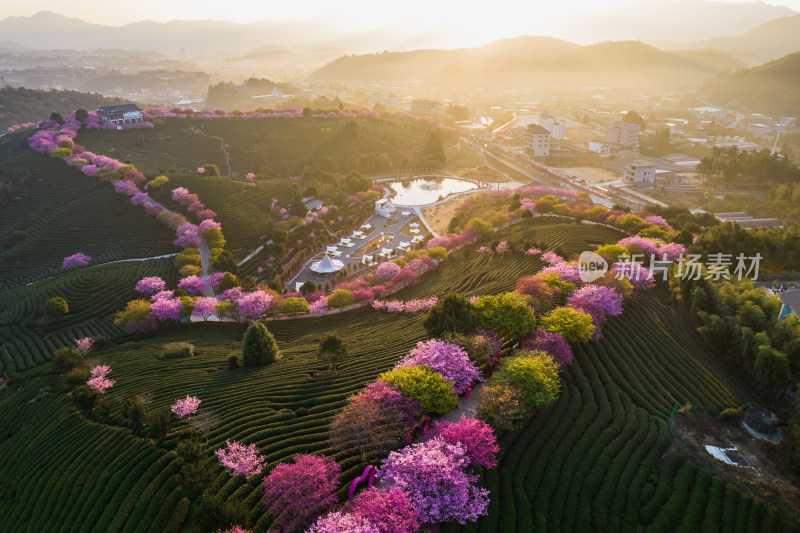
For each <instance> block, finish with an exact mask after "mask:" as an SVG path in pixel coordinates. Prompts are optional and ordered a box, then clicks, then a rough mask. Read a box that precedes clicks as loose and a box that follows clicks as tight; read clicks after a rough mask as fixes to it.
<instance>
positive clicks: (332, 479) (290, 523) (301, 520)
mask: <svg viewBox="0 0 800 533" xmlns="http://www.w3.org/2000/svg"><path fill="white" fill-rule="evenodd" d="M340 472H341V467H340V466H339V465H338V464H336V461H334V460H333V458H332V457H326V456H324V455H308V454H305V453H301V454H298V455H295V456H294V462H293V463H281V464H279V465H277V466H276V467H275V468H273V469H272V472H270V473H269V475H268V476H266V477H265V478H264V483H263V485H264V508H265V510H266V512H268V513H269V514H270V516H271V517H272V518H273V520H274V522H275V524H277V525H278V527H280V528H281V529H283V530H288V531H301V530H304V529H305V528H306V527H308V526H309V525H311V523H312V522H313V520H314V518H316V517H317V516H319V515H320V514H322V513H325V512H327V511H329V510H330V509H331V508H332V507H333V506H334V505H336V502H337V499H336V489H337V488H338V487H339V482H338V478H339V473H340Z"/></svg>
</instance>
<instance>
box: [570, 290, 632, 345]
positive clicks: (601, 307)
mask: <svg viewBox="0 0 800 533" xmlns="http://www.w3.org/2000/svg"><path fill="white" fill-rule="evenodd" d="M622 300H623V297H622V295H621V294H620V293H618V292H617V291H615V290H614V289H612V288H610V287H602V286H598V285H592V284H589V285H586V286H585V287H581V288H580V289H578V290H577V291H575V292H574V293H572V295H571V296H570V297H569V298H567V306H568V307H571V308H573V309H575V310H577V311H583V312H584V313H588V314H589V315H590V316H591V317H592V322H594V325H595V334H598V333H599V332H598V330H599V327H600V326H602V325H603V323H604V322H605V321H606V318H607V317H608V316H617V315H621V314H622Z"/></svg>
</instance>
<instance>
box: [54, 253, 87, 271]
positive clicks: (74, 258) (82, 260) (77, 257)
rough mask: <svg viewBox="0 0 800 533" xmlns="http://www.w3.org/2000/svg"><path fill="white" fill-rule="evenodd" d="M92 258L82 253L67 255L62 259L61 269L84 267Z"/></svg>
mask: <svg viewBox="0 0 800 533" xmlns="http://www.w3.org/2000/svg"><path fill="white" fill-rule="evenodd" d="M91 260H92V258H91V257H90V256H88V255H86V254H84V253H83V252H78V253H76V254H72V255H69V256H67V257H65V258H64V261H63V262H62V263H61V268H73V267H79V266H86V265H88V264H89V261H91Z"/></svg>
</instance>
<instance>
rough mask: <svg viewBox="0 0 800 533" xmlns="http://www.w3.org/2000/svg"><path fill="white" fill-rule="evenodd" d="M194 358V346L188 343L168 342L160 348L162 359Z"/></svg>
mask: <svg viewBox="0 0 800 533" xmlns="http://www.w3.org/2000/svg"><path fill="white" fill-rule="evenodd" d="M193 356H194V345H193V344H191V343H188V342H169V343H167V344H165V345H164V346H162V348H161V358H162V359H182V358H184V357H193Z"/></svg>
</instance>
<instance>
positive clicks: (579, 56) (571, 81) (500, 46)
mask: <svg viewBox="0 0 800 533" xmlns="http://www.w3.org/2000/svg"><path fill="white" fill-rule="evenodd" d="M742 66H743V65H742V63H741V62H739V61H737V60H736V59H735V58H733V57H731V56H728V55H726V54H723V53H720V52H716V51H681V52H665V51H662V50H658V49H657V48H654V47H652V46H650V45H647V44H644V43H641V42H636V41H622V42H613V41H612V42H604V43H599V44H595V45H591V46H580V45H576V44H574V43H570V42H568V41H562V40H560V39H554V38H551V37H531V36H525V37H516V38H513V39H504V40H501V41H496V42H493V43H490V44H488V45H486V46H482V47H479V48H465V49H460V50H415V51H412V52H384V53H380V54H366V55H358V56H353V55H351V56H346V57H341V58H339V59H336V60H335V61H333V62H331V63H329V64H328V65H326V66H325V67H323V68H322V69H320V70H318V71H317V72H315V73H314V74H313V75H312V76H311V79H314V80H318V81H328V82H336V83H347V82H350V83H358V82H364V83H366V82H372V83H385V84H391V83H399V82H401V81H405V80H417V81H420V82H423V83H426V84H429V85H436V86H439V87H458V88H463V89H469V88H478V87H501V86H504V87H509V88H512V87H555V86H564V87H574V86H584V85H601V86H608V87H615V88H621V89H630V90H654V89H664V88H694V87H696V86H697V84H699V83H700V82H701V81H703V80H705V79H707V78H709V77H711V76H714V75H715V74H716V73H718V72H720V71H721V70H725V69H732V68H741V67H742Z"/></svg>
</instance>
